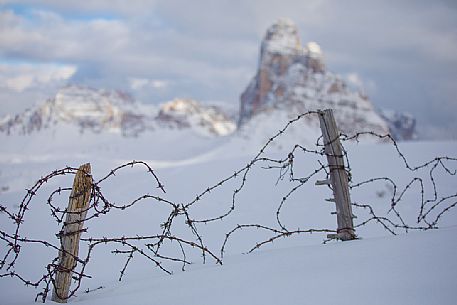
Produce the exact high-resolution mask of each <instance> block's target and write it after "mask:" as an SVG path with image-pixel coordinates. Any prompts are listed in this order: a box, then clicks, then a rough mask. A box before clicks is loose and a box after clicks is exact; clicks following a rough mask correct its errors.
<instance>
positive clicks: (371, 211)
mask: <svg viewBox="0 0 457 305" xmlns="http://www.w3.org/2000/svg"><path fill="white" fill-rule="evenodd" d="M319 113H320V112H319V111H309V112H306V113H303V114H301V115H299V116H297V117H296V118H294V119H292V120H290V121H289V122H288V123H287V124H286V125H285V126H284V127H283V128H282V129H281V130H279V131H278V132H277V133H276V134H274V135H273V136H271V137H270V138H269V139H268V141H267V142H266V143H265V144H264V146H263V147H261V149H260V150H259V151H258V153H257V154H256V155H255V156H254V157H253V158H252V159H251V160H250V161H249V162H248V163H247V164H246V165H245V166H243V167H241V168H239V169H238V170H236V171H234V173H233V174H231V175H229V176H227V177H225V178H224V179H222V180H220V181H218V182H216V183H214V184H212V185H210V186H208V187H207V188H205V189H204V190H202V191H201V192H200V193H199V194H198V195H196V196H195V197H193V198H191V199H190V200H188V201H187V202H184V203H177V202H173V201H171V200H168V199H167V198H166V197H165V196H166V191H165V186H164V184H163V183H162V182H161V180H160V179H159V176H158V174H157V172H156V171H155V170H153V169H152V168H151V167H150V166H149V165H148V164H147V163H146V162H143V161H132V162H128V163H125V164H123V165H120V166H118V167H116V168H114V169H112V170H110V171H109V172H108V174H106V175H105V176H104V177H102V178H101V179H99V180H95V179H94V178H93V177H92V176H91V175H90V173H85V175H86V176H88V177H90V179H91V187H90V202H89V205H88V207H87V208H85V209H84V211H78V212H77V213H81V212H84V213H87V214H86V216H85V217H84V219H82V220H79V221H78V222H81V224H82V223H83V222H84V221H88V220H93V219H97V218H100V217H104V216H106V215H108V214H109V213H110V212H112V211H115V210H117V211H124V210H128V209H130V208H132V207H133V206H136V205H137V204H139V203H140V202H142V201H145V200H152V201H154V202H156V203H157V204H159V205H162V206H164V207H165V208H167V209H168V212H167V213H168V214H166V215H165V217H164V218H163V219H164V221H163V223H161V232H160V233H159V234H151V235H134V236H108V237H100V236H91V235H90V232H89V231H88V230H87V228H82V229H81V230H78V231H76V232H70V234H80V235H81V234H82V238H81V240H80V246H84V247H85V248H86V249H87V251H86V252H85V255H74V254H72V253H65V254H66V255H69V256H71V257H72V258H73V259H74V261H75V263H74V266H73V268H71V269H70V270H68V269H66V270H63V268H62V266H61V265H60V263H59V256H58V254H59V252H60V253H62V251H64V250H63V249H62V244H61V238H62V234H63V232H64V230H62V231H61V232H59V233H58V234H57V239H56V240H53V241H49V240H40V239H31V238H28V237H27V234H26V233H25V232H23V230H22V227H23V224H24V221H25V216H26V214H27V212H28V210H29V208H30V205H31V204H32V202H33V201H34V199H35V198H36V196H37V194H38V193H39V192H40V191H43V189H44V186H46V185H47V184H48V183H49V182H50V181H53V180H55V179H57V178H58V177H62V176H74V175H76V174H77V173H78V171H80V169H79V168H75V167H65V168H63V169H59V170H55V171H53V172H51V173H49V174H48V175H46V176H44V177H42V178H40V179H39V180H38V181H37V182H36V183H35V184H34V185H33V186H32V187H31V188H30V189H28V190H27V191H26V193H25V195H24V197H23V198H22V200H21V202H20V204H19V207H18V210H17V211H16V212H13V211H12V210H11V209H10V208H7V206H6V205H0V213H1V214H0V216H1V215H4V216H6V217H8V218H9V219H10V220H11V221H12V222H13V225H14V230H13V232H12V233H11V232H10V233H8V232H6V230H3V229H0V242H1V243H3V246H2V248H3V249H5V254H4V255H3V258H2V259H1V260H0V278H2V279H5V278H15V279H17V280H19V281H21V282H23V283H24V284H25V285H26V286H32V287H35V288H41V291H40V292H39V293H38V294H37V296H36V299H35V300H36V301H37V300H41V301H42V302H45V301H46V299H47V297H48V294H49V292H50V291H51V289H53V288H54V290H55V288H56V286H57V284H56V274H57V273H58V272H59V271H64V272H68V273H70V274H71V278H72V279H73V283H74V284H73V287H72V288H71V290H70V291H69V294H68V295H67V296H60V297H61V299H62V300H64V301H66V300H67V299H68V298H70V297H72V296H74V295H75V294H76V293H77V292H78V290H79V289H80V288H81V283H82V281H83V280H84V279H86V278H90V277H91V275H89V274H87V272H86V270H87V268H86V267H87V265H88V264H89V263H90V262H92V260H91V259H92V254H93V253H94V249H96V248H98V247H99V246H102V245H111V246H113V247H115V250H112V251H111V252H112V253H113V254H117V255H124V256H125V257H126V260H125V263H124V264H123V265H122V266H120V268H119V269H120V276H119V280H122V278H123V277H124V275H125V273H126V271H127V269H128V267H129V265H130V264H131V262H132V260H133V258H134V257H136V256H140V257H143V258H144V259H146V260H147V261H148V262H149V263H151V265H152V266H154V267H156V268H158V269H159V270H161V271H163V272H165V273H167V274H171V271H170V270H169V269H167V268H166V266H165V264H164V263H165V262H172V263H177V264H181V266H182V267H181V268H182V270H184V269H185V267H186V266H187V265H189V264H191V263H192V262H191V261H190V260H189V259H188V253H189V251H191V252H193V251H198V252H200V253H201V256H202V260H203V262H206V260H207V258H211V259H212V260H213V261H214V262H215V263H217V264H222V260H223V256H224V253H225V251H226V249H227V247H228V246H229V241H230V240H232V239H233V238H235V235H236V233H238V232H242V231H245V230H259V231H264V232H266V233H268V234H269V237H268V238H265V239H259V240H257V241H256V242H255V243H254V244H253V245H252V247H250V248H249V249H248V250H247V253H251V252H253V251H255V250H257V249H259V248H261V247H263V246H265V245H267V244H270V243H273V242H274V241H276V240H278V239H282V238H285V237H291V236H297V235H303V234H313V233H322V234H324V233H325V234H334V233H337V229H335V228H319V227H316V228H304V229H291V228H289V227H288V226H287V224H286V223H285V221H284V220H283V219H282V216H281V215H282V212H283V210H284V207H285V206H286V205H287V203H288V202H289V201H290V198H291V197H292V196H293V195H294V194H295V193H297V192H298V191H300V190H301V189H302V188H303V187H304V186H305V185H308V184H310V183H311V181H312V180H313V179H317V178H318V177H321V176H324V177H326V179H327V180H328V179H329V177H330V171H331V168H330V166H329V165H328V164H326V163H325V161H323V159H324V158H325V157H328V156H329V154H328V152H327V153H326V152H325V149H324V146H325V145H324V143H323V140H322V137H320V138H318V139H317V140H316V143H315V145H314V147H312V148H307V147H305V146H302V145H300V144H296V145H295V146H293V148H292V149H291V150H290V151H289V152H287V153H285V154H284V155H283V157H282V158H271V157H269V156H267V155H266V154H265V152H266V150H267V149H268V148H269V147H270V146H271V145H272V143H274V142H275V141H278V139H280V138H281V137H282V136H283V135H284V134H285V133H286V132H287V131H288V130H289V128H290V127H291V126H292V125H294V124H296V123H297V122H299V121H301V120H303V119H305V118H308V119H309V118H313V117H315V116H317V115H319ZM367 137H370V138H375V139H379V140H381V141H383V142H387V143H390V145H392V147H393V148H394V150H395V152H396V153H397V154H398V158H400V160H401V162H402V164H403V166H404V168H405V169H406V170H407V171H409V172H411V173H413V174H414V173H419V172H420V171H421V172H423V171H425V172H427V177H428V178H427V179H428V181H425V179H424V178H423V177H421V176H420V175H419V176H415V177H413V178H412V179H411V180H410V181H409V182H408V183H407V184H406V185H405V186H403V187H401V186H400V185H398V184H397V183H396V182H395V181H394V179H393V178H392V177H374V178H370V179H367V180H364V181H360V182H354V181H352V177H353V176H352V168H351V163H350V156H349V154H348V153H347V151H346V150H343V157H344V158H345V161H346V162H345V168H344V170H345V171H346V172H347V175H348V177H349V182H350V183H349V188H350V189H351V190H357V189H361V188H363V187H366V186H368V185H371V184H376V183H385V184H387V185H389V187H390V189H391V190H392V191H391V195H390V196H389V197H388V198H386V201H388V204H389V211H388V212H387V214H379V213H378V212H376V209H375V207H374V206H373V204H371V203H370V202H352V207H353V208H354V210H356V211H364V215H367V216H366V217H365V218H362V217H360V220H358V222H357V223H355V225H354V228H355V229H358V228H361V227H364V226H367V225H369V224H371V223H376V224H378V225H379V226H380V227H382V228H383V229H385V230H386V231H387V232H389V233H390V234H398V232H401V231H404V232H408V231H411V230H429V229H436V228H437V227H438V223H439V222H440V219H441V218H442V216H443V215H444V214H445V213H447V212H449V211H450V210H451V209H453V208H454V207H455V206H456V205H457V193H455V194H453V193H451V194H441V193H440V191H439V189H438V185H437V183H436V173H437V171H438V170H440V169H441V170H443V171H444V173H445V174H446V175H447V176H448V177H455V176H456V168H457V158H453V157H448V156H444V157H435V158H433V159H432V160H429V161H427V162H424V163H421V164H419V165H412V164H411V163H410V162H409V161H408V159H407V157H406V155H405V154H404V153H403V152H402V151H401V150H400V148H399V146H398V143H397V142H396V141H395V140H394V139H393V138H392V137H391V136H390V135H378V134H376V133H373V132H359V133H356V134H353V135H345V134H340V135H339V137H338V138H337V139H333V140H332V141H337V140H338V141H341V142H343V143H346V142H358V141H362V140H363V139H365V138H367ZM300 155H301V156H304V155H306V156H308V155H312V156H316V157H317V161H316V162H317V164H316V167H315V168H313V169H312V170H310V171H309V172H308V173H305V174H304V175H300V174H298V173H301V172H302V170H300V169H297V168H296V166H297V165H296V162H295V160H296V158H297V157H299V156H300ZM134 167H141V168H144V169H145V170H146V172H147V173H148V175H149V176H150V178H151V179H152V180H153V181H154V184H155V187H156V192H157V194H153V195H151V194H143V195H140V196H138V197H136V198H135V199H133V200H131V201H129V202H126V203H124V204H121V205H118V204H115V203H114V202H112V201H110V200H109V199H108V198H107V196H106V195H105V193H104V191H103V185H104V183H106V182H107V181H109V180H110V179H112V178H113V177H114V176H116V175H120V174H122V173H123V172H124V171H126V170H128V169H129V168H134ZM254 168H256V169H260V170H266V171H276V172H277V173H278V174H277V181H276V183H279V182H288V183H289V184H290V188H289V190H288V192H287V193H286V194H285V195H284V196H283V197H282V199H281V200H280V202H279V203H278V205H277V208H276V212H275V213H276V214H275V218H276V225H275V226H268V225H264V224H261V223H245V224H237V225H236V226H235V227H233V228H232V229H231V230H229V231H228V232H227V233H225V235H224V236H221V239H222V240H223V241H222V246H221V248H220V249H210V248H209V247H208V246H207V245H206V242H205V239H204V238H203V235H202V234H201V231H202V230H204V225H205V224H209V223H215V222H217V221H222V220H224V219H227V218H229V217H230V215H232V213H234V211H235V210H236V209H237V206H238V205H239V203H240V199H239V195H240V193H241V192H242V191H243V189H245V188H246V185H247V180H248V179H251V177H252V176H251V174H252V170H253V169H254ZM427 182H430V184H431V195H429V193H430V192H428V189H427V188H426V186H425V184H426V183H427ZM229 183H235V186H234V188H233V189H232V191H231V198H230V200H229V204H228V207H227V209H226V210H225V211H224V212H222V213H220V214H218V215H215V216H213V217H209V218H205V219H198V218H194V217H193V216H192V215H193V209H194V207H196V206H198V205H199V203H200V202H201V201H202V200H203V199H204V198H205V197H207V196H209V194H210V193H211V192H213V191H215V190H217V189H219V188H221V187H223V186H225V185H228V184H229ZM329 188H330V189H331V186H329ZM71 191H72V188H71V187H59V188H57V189H55V190H54V191H52V192H51V193H50V195H49V196H47V200H46V201H45V203H44V204H45V205H46V206H47V207H48V208H49V210H50V213H51V217H52V218H53V220H54V221H55V222H56V223H58V224H60V225H62V224H63V227H64V228H65V226H67V225H69V223H66V222H65V221H64V219H65V217H67V215H69V214H71V213H75V212H71V211H68V210H67V209H62V208H60V207H59V206H58V205H57V204H55V203H54V199H55V197H56V196H59V195H62V194H66V193H69V192H71ZM408 193H414V194H419V198H420V208H419V211H418V214H417V218H416V219H415V221H414V223H409V222H408V221H407V220H406V219H405V218H404V217H403V216H402V214H401V211H400V209H399V207H400V206H401V204H403V203H404V202H405V201H406V200H405V197H406V196H407V194H408ZM405 204H406V203H405ZM354 214H356V215H357V214H358V212H354ZM182 222H184V223H185V224H186V227H187V229H188V232H187V233H189V234H190V235H189V234H188V235H185V236H187V237H183V236H184V235H178V234H176V233H174V232H175V231H174V230H173V228H174V226H175V224H176V223H182ZM189 236H191V238H189ZM328 241H329V240H328V239H326V238H325V237H324V238H323V242H324V243H326V242H328ZM165 242H170V243H173V244H176V245H177V247H178V248H179V249H180V251H178V253H176V254H175V255H174V256H170V255H166V254H165V253H164V252H163V251H162V249H163V245H164V243H165ZM32 244H34V245H40V246H43V247H46V248H50V249H52V250H53V251H55V253H56V257H55V258H54V259H53V260H52V261H51V262H50V263H49V264H47V265H46V266H44V270H45V272H44V273H43V274H42V275H41V276H38V277H37V278H36V279H29V278H26V277H24V276H23V275H22V274H20V273H19V272H17V271H16V268H15V267H16V265H17V264H18V258H19V257H20V255H21V251H22V249H23V248H24V247H27V246H29V245H32ZM98 289H101V287H98V288H96V289H93V290H89V289H88V290H86V291H85V292H87V293H89V292H91V291H94V290H98Z"/></svg>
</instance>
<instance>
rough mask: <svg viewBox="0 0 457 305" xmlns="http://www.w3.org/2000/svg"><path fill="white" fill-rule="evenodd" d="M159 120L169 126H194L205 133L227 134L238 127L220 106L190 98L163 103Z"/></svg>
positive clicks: (158, 116) (194, 128)
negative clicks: (202, 103)
mask: <svg viewBox="0 0 457 305" xmlns="http://www.w3.org/2000/svg"><path fill="white" fill-rule="evenodd" d="M157 121H158V122H159V123H161V124H164V125H165V126H168V127H176V128H192V129H193V130H195V131H196V132H198V133H200V134H204V135H218V136H225V135H228V134H231V133H233V132H234V131H235V129H236V124H235V122H234V121H233V120H232V119H231V118H230V117H229V116H228V115H227V114H225V112H224V110H223V109H221V108H220V107H217V106H203V105H201V104H200V103H198V102H196V101H194V100H188V99H175V100H173V101H171V102H167V103H165V104H162V105H161V106H160V110H159V113H158V115H157Z"/></svg>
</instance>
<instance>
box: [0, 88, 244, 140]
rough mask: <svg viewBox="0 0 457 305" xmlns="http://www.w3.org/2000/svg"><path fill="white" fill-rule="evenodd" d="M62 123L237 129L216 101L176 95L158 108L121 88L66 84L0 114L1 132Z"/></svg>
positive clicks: (122, 129)
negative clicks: (29, 105)
mask: <svg viewBox="0 0 457 305" xmlns="http://www.w3.org/2000/svg"><path fill="white" fill-rule="evenodd" d="M62 123H66V124H70V125H74V126H77V127H78V128H79V129H80V131H81V132H84V131H88V130H90V131H92V132H112V133H113V132H114V133H120V134H122V135H123V136H128V137H130V136H137V135H139V134H140V133H142V132H144V131H147V130H158V129H160V128H176V127H179V128H191V129H193V130H194V131H195V132H196V133H198V134H201V135H204V136H221V135H227V134H230V133H232V132H233V131H234V130H235V129H236V124H235V122H234V121H233V120H232V119H231V118H230V117H229V116H228V115H226V114H225V113H224V111H223V109H221V108H220V107H216V106H208V105H202V104H200V103H198V102H196V101H192V100H175V101H172V102H168V103H166V104H163V105H162V106H160V107H159V108H157V107H155V106H148V105H141V104H137V103H135V101H134V100H133V99H132V97H130V96H129V95H128V94H126V93H124V92H121V91H114V90H99V89H93V88H87V87H81V86H67V87H65V88H62V89H61V90H60V91H59V92H58V93H57V94H56V96H55V97H54V98H53V99H49V100H47V101H46V102H44V103H43V104H41V105H38V106H36V107H35V108H33V109H28V110H26V111H24V112H23V113H21V114H18V115H15V116H14V117H10V116H8V117H5V118H3V119H1V120H0V132H4V133H6V134H22V135H26V134H30V133H33V132H38V131H40V130H41V129H43V128H58V125H59V124H62Z"/></svg>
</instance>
